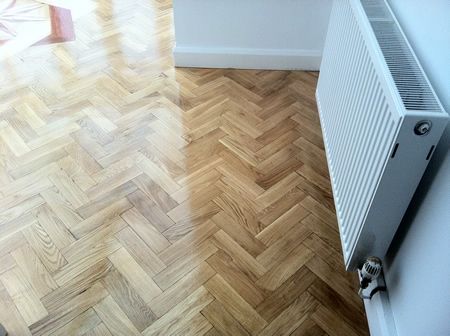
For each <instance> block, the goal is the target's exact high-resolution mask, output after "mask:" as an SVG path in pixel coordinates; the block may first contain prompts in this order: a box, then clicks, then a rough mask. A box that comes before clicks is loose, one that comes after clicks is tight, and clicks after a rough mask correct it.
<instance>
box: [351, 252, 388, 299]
mask: <svg viewBox="0 0 450 336" xmlns="http://www.w3.org/2000/svg"><path fill="white" fill-rule="evenodd" d="M382 269H383V266H382V264H381V260H380V258H377V257H369V258H367V259H366V261H365V262H364V264H363V265H362V267H361V268H360V269H359V292H358V294H359V296H360V297H361V298H362V299H369V300H370V299H372V296H373V295H374V294H375V293H377V292H378V291H380V290H383V291H384V290H386V287H385V286H377V287H375V288H374V289H373V290H372V291H371V292H370V294H369V295H365V294H364V290H365V289H367V287H369V284H370V283H371V282H372V281H373V280H376V279H377V278H378V277H379V276H380V275H381V271H382Z"/></svg>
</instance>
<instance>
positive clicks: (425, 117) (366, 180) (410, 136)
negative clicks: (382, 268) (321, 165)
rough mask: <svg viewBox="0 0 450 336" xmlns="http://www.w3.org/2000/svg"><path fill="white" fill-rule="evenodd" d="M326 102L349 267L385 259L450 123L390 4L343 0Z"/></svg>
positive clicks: (335, 13)
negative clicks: (376, 259) (371, 260)
mask: <svg viewBox="0 0 450 336" xmlns="http://www.w3.org/2000/svg"><path fill="white" fill-rule="evenodd" d="M317 102H318V106H319V113H320V119H321V125H322V131H323V136H324V141H325V147H326V153H327V160H328V166H329V170H330V176H331V182H332V187H333V194H334V201H335V206H336V213H337V217H338V222H339V230H340V234H341V241H342V249H343V253H344V260H345V264H346V268H347V270H355V269H356V268H357V267H358V266H359V265H360V263H361V262H363V261H364V260H365V259H366V257H368V256H377V257H380V258H382V257H383V256H384V255H385V253H386V251H387V249H388V247H389V244H390V243H391V241H392V238H393V236H394V234H395V232H396V230H397V228H398V225H399V224H400V222H401V219H402V217H403V215H404V213H405V211H406V208H407V207H408V205H409V202H410V201H411V198H412V196H413V194H414V191H415V189H416V187H417V184H418V183H419V181H420V179H421V177H422V175H423V173H424V171H425V168H426V166H427V164H428V162H429V159H430V157H431V155H432V152H433V149H434V146H435V145H436V144H437V142H438V141H439V139H440V137H441V135H442V133H443V130H444V128H445V126H446V124H447V119H448V114H447V113H446V112H445V111H444V110H443V108H442V106H441V104H440V102H439V100H438V98H437V97H436V95H435V93H434V91H433V89H432V87H431V85H430V83H429V82H428V80H427V78H426V76H425V74H424V72H423V70H422V68H421V66H420V64H419V62H418V60H417V58H416V56H415V55H414V53H413V51H412V49H411V47H410V45H409V44H408V41H407V40H406V38H405V36H404V34H403V32H402V31H401V28H400V26H399V24H398V22H397V20H396V19H395V17H394V15H393V13H392V11H391V9H390V8H389V6H388V4H387V3H386V2H385V1H384V0H335V1H334V5H333V10H332V14H331V21H330V24H329V30H328V35H327V40H326V44H325V50H324V55H323V60H322V66H321V71H320V77H319V84H318V87H317Z"/></svg>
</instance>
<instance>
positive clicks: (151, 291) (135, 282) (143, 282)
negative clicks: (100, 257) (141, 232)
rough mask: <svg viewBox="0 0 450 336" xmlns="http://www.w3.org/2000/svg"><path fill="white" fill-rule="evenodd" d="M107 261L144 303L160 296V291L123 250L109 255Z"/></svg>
mask: <svg viewBox="0 0 450 336" xmlns="http://www.w3.org/2000/svg"><path fill="white" fill-rule="evenodd" d="M109 260H111V262H112V264H113V265H114V267H115V268H116V269H117V270H118V271H119V273H120V274H121V275H122V276H123V277H124V278H125V279H127V281H128V282H129V283H130V284H131V286H132V287H133V288H134V289H135V290H136V292H138V294H139V295H140V296H141V298H142V299H143V300H144V301H145V302H150V301H151V299H153V298H154V297H156V296H157V295H159V294H161V289H160V288H159V287H158V286H157V285H156V284H155V282H154V281H153V280H152V278H150V276H149V275H148V274H147V273H145V271H144V270H143V269H142V267H141V266H139V264H138V263H137V262H136V261H135V260H134V259H133V257H132V256H131V255H130V254H129V253H128V252H127V251H126V250H125V249H124V248H121V249H119V250H117V251H116V252H114V253H113V254H111V255H110V256H109Z"/></svg>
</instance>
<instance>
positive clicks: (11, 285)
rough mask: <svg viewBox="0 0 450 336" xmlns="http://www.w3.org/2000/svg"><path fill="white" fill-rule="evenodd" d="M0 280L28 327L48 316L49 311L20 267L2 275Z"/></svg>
mask: <svg viewBox="0 0 450 336" xmlns="http://www.w3.org/2000/svg"><path fill="white" fill-rule="evenodd" d="M0 280H1V281H2V283H3V286H4V287H5V288H6V290H7V292H8V294H9V295H10V296H11V298H12V300H13V302H14V304H15V305H16V307H17V309H18V310H19V311H20V314H21V315H22V317H23V319H24V321H25V323H26V324H27V325H31V324H33V323H34V322H37V321H39V320H40V319H42V318H44V317H45V316H47V310H46V309H45V307H44V306H43V305H42V303H41V301H40V300H39V296H38V295H37V294H36V292H35V291H34V289H33V288H32V286H31V285H30V283H29V282H28V281H27V280H26V278H25V276H24V275H23V273H22V271H21V270H20V269H19V268H18V267H16V268H13V269H11V270H9V271H7V272H5V273H3V274H2V275H0Z"/></svg>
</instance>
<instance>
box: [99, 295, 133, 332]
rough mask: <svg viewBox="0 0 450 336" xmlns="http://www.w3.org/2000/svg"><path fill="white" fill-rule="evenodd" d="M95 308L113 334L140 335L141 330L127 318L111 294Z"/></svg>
mask: <svg viewBox="0 0 450 336" xmlns="http://www.w3.org/2000/svg"><path fill="white" fill-rule="evenodd" d="M94 310H95V312H96V313H97V315H98V316H99V317H100V319H101V320H102V321H103V323H104V324H105V326H106V327H107V328H108V330H109V331H110V332H111V334H113V335H130V336H139V335H140V332H139V331H138V330H137V329H136V328H135V327H134V325H133V323H131V321H130V320H129V319H128V318H127V316H126V315H125V313H124V312H123V311H122V310H121V309H120V307H119V306H118V305H117V303H116V302H115V301H114V299H113V298H112V297H111V296H107V297H106V298H104V299H103V300H102V301H100V302H99V303H97V304H96V305H95V306H94Z"/></svg>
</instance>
